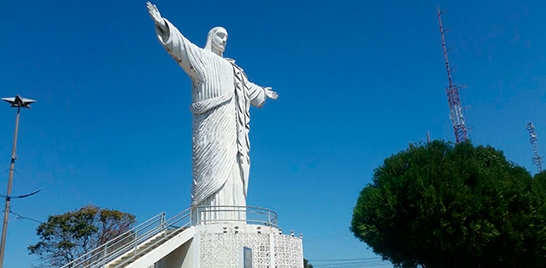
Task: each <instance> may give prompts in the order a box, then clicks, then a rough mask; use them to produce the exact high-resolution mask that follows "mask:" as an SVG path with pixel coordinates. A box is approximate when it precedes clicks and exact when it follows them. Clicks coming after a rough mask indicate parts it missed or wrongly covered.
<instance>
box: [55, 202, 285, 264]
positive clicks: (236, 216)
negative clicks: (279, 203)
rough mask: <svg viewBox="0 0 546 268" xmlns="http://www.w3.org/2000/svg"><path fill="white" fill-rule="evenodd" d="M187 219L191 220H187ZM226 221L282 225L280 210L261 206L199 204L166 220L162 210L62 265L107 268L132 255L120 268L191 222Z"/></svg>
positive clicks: (124, 260) (273, 225) (211, 222)
mask: <svg viewBox="0 0 546 268" xmlns="http://www.w3.org/2000/svg"><path fill="white" fill-rule="evenodd" d="M190 215H191V217H190ZM184 220H187V221H186V222H183V221H184ZM225 222H241V223H246V224H259V225H265V226H271V227H274V228H278V216H277V213H276V212H275V211H273V210H270V209H266V208H261V207H243V206H199V207H196V208H193V209H192V210H190V209H186V210H184V211H182V212H180V213H178V214H177V215H175V216H174V217H172V218H170V219H168V220H166V219H165V213H160V214H158V215H156V216H154V217H152V218H150V219H148V220H147V221H145V222H143V223H141V224H139V225H137V226H136V227H134V228H132V229H131V230H129V231H127V232H125V233H123V234H121V235H119V236H117V237H116V238H113V239H111V240H109V241H108V242H106V243H104V244H102V245H100V246H99V247H97V248H96V249H94V250H92V251H89V252H88V253H86V254H84V255H81V256H80V257H78V258H77V259H75V260H73V261H71V262H70V263H67V264H65V265H64V266H62V267H61V268H98V267H104V266H105V265H107V264H112V263H113V262H114V261H116V260H122V257H126V256H127V257H128V258H123V261H122V262H120V263H117V264H116V267H120V266H123V265H124V264H126V263H129V262H131V261H133V260H135V259H136V258H138V253H142V252H143V251H146V250H150V249H152V248H155V247H156V246H157V245H160V244H162V243H164V242H165V241H166V240H168V239H170V238H171V237H172V236H173V235H175V234H176V233H177V232H168V231H171V230H183V229H185V228H187V227H189V226H190V224H191V225H202V224H214V223H225ZM146 242H149V243H151V244H149V245H147V247H146V248H144V247H142V246H143V245H144V244H146ZM131 254H132V255H131Z"/></svg>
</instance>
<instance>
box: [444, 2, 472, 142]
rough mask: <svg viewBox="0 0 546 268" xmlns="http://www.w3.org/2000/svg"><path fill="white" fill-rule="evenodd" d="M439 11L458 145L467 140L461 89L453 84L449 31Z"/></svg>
mask: <svg viewBox="0 0 546 268" xmlns="http://www.w3.org/2000/svg"><path fill="white" fill-rule="evenodd" d="M437 11H438V25H439V26H440V35H441V36H442V48H443V50H444V60H445V62H446V70H447V79H448V81H449V85H448V86H447V87H446V93H447V101H448V103H449V118H450V119H451V123H452V124H453V131H454V132H455V141H456V142H457V143H460V142H463V141H465V140H466V139H467V136H466V126H465V124H464V115H463V107H462V105H461V98H460V96H459V88H458V87H457V85H455V84H453V78H452V77H451V71H452V69H451V68H450V67H449V60H448V57H447V48H446V42H445V37H444V34H445V33H446V32H447V30H444V28H443V27H442V13H443V12H442V11H440V7H437Z"/></svg>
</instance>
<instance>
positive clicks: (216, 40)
mask: <svg viewBox="0 0 546 268" xmlns="http://www.w3.org/2000/svg"><path fill="white" fill-rule="evenodd" d="M227 38H228V34H227V31H226V29H224V27H214V28H212V29H211V30H210V31H209V35H208V36H207V44H206V45H205V49H207V50H210V51H212V52H213V53H215V54H217V55H218V56H222V54H223V53H224V50H225V49H226V42H227Z"/></svg>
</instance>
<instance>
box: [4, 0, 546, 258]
mask: <svg viewBox="0 0 546 268" xmlns="http://www.w3.org/2000/svg"><path fill="white" fill-rule="evenodd" d="M153 3H154V4H156V5H157V7H158V8H159V10H160V11H161V14H162V15H163V16H164V17H166V18H168V19H169V20H170V21H171V22H173V23H174V24H175V25H176V26H177V27H178V28H179V29H180V31H181V32H182V33H183V34H184V35H185V36H186V37H187V38H188V39H190V40H191V41H193V42H194V43H196V44H197V45H200V46H203V45H204V44H205V40H206V34H207V32H208V30H209V29H210V28H212V27H214V26H218V25H221V26H224V27H225V28H226V29H227V30H228V33H229V36H230V37H229V40H228V43H227V48H226V52H225V56H226V57H230V58H234V59H236V60H237V63H238V64H239V65H240V66H241V67H243V68H244V69H245V71H246V72H247V75H248V76H249V78H250V79H251V80H252V81H253V82H255V83H257V84H259V85H262V86H271V87H273V89H274V90H276V91H277V92H278V93H279V96H280V97H279V99H278V100H277V101H268V102H267V103H266V105H265V106H264V107H263V108H262V109H260V110H258V109H254V110H252V111H251V118H252V121H251V134H250V137H251V147H252V150H251V161H252V167H251V175H250V185H249V196H248V204H249V205H253V206H261V207H268V208H271V209H273V210H275V211H277V213H278V214H279V223H280V225H281V227H282V228H283V230H285V231H286V232H289V231H290V230H295V232H296V234H300V233H303V235H304V253H305V256H306V257H307V258H308V259H310V260H311V261H312V263H313V260H317V262H315V263H314V264H316V267H317V268H320V267H321V265H319V264H323V265H322V266H323V267H324V266H325V265H324V263H321V262H319V261H318V260H324V259H352V258H374V257H376V256H375V255H374V254H373V252H372V251H371V250H370V249H367V246H366V245H365V244H363V243H361V242H359V241H358V240H356V239H355V238H354V237H353V236H352V235H351V234H350V233H349V225H350V220H351V214H352V209H353V206H354V205H355V203H356V199H357V197H358V194H359V191H360V190H361V189H362V187H364V186H365V185H366V184H367V183H369V182H370V178H371V177H372V174H373V170H374V168H376V167H378V166H379V165H380V164H381V163H382V161H383V159H385V158H386V157H388V156H390V155H392V154H393V153H396V152H398V151H400V150H402V149H404V148H406V147H407V145H408V144H409V143H412V142H420V141H425V139H426V132H427V131H428V132H430V134H431V137H432V138H433V139H446V140H452V141H453V140H454V135H453V130H452V126H451V122H450V119H449V116H448V114H449V108H448V104H447V97H446V95H445V86H446V85H447V77H446V72H445V68H444V59H443V54H442V48H441V42H440V35H439V30H438V22H437V17H436V6H437V5H440V6H441V7H442V8H443V9H447V10H448V13H447V14H445V15H444V16H443V22H444V26H445V27H447V28H451V31H450V32H449V33H448V34H447V36H446V38H447V44H448V46H450V47H452V48H453V49H452V50H451V52H450V53H451V54H450V62H451V63H452V65H453V66H456V67H457V70H456V71H455V72H454V78H455V82H456V83H457V84H459V85H467V86H468V87H467V88H465V89H462V90H461V95H462V99H463V105H465V106H469V109H467V110H466V122H467V127H469V128H470V131H469V134H470V137H471V139H472V140H473V141H474V142H475V143H477V144H489V145H492V146H494V147H496V148H498V149H501V150H503V151H504V152H505V155H506V156H507V157H508V159H510V160H512V161H514V162H516V163H518V164H520V165H522V166H524V167H525V168H527V169H528V170H530V171H531V172H532V173H534V172H536V168H535V166H534V165H533V164H532V162H531V157H532V150H531V145H530V143H529V136H528V134H527V131H526V129H525V124H526V123H528V122H534V123H535V125H536V132H537V133H538V136H539V143H541V145H542V146H541V147H540V148H539V149H540V150H541V152H542V153H543V154H546V143H545V142H542V140H541V137H546V121H545V120H544V117H543V115H544V114H545V112H546V108H545V107H546V106H545V104H546V94H545V92H546V35H545V34H544V33H546V23H545V20H546V15H545V13H544V10H546V2H543V1H516V0H514V1H508V0H499V1H485V0H478V1H468V0H464V1H456V2H454V1H429V0H425V1H401V0H399V1H376V0H372V1H333V0H332V1H330V0H326V1H309V0H305V1H285V0H279V1H246V0H245V1H237V2H230V1H216V0H211V1H206V2H203V1H168V0H158V1H154V2H153ZM0 9H1V10H3V11H4V12H2V16H0V33H1V34H2V36H3V38H1V39H0V51H1V53H0V70H1V71H2V73H1V75H0V85H1V86H0V93H1V96H0V97H10V96H14V95H15V94H20V95H21V96H23V97H27V98H32V99H36V100H37V101H38V102H37V103H36V104H35V105H34V107H33V109H32V110H25V111H23V114H22V117H21V124H20V135H19V143H18V151H17V154H18V156H19V158H18V161H17V165H16V170H17V173H16V174H15V177H14V187H13V193H14V194H24V193H28V192H31V191H33V190H35V189H39V188H41V189H43V190H42V191H41V192H40V193H39V194H38V195H36V196H33V197H30V198H27V199H23V200H14V201H13V202H12V211H13V212H15V213H18V214H20V215H23V216H26V217H30V218H32V219H36V220H39V221H46V220H47V216H48V215H52V214H60V213H64V212H66V211H69V210H74V209H77V208H79V207H81V206H83V205H87V204H95V205H98V206H101V207H108V208H114V209H119V210H122V211H126V212H130V213H133V214H135V215H136V216H137V219H138V220H141V221H143V220H145V219H147V218H149V217H151V216H153V215H156V214H158V213H159V212H162V211H165V212H166V213H167V215H174V214H176V213H177V212H179V211H182V210H184V209H185V208H187V207H188V206H189V204H190V182H191V115H190V112H189V105H190V97H191V95H190V80H189V78H188V77H187V75H186V74H185V73H184V72H183V71H182V69H181V68H179V67H178V66H177V65H176V63H175V62H174V61H173V60H172V59H171V58H170V56H169V55H168V54H167V53H166V51H165V50H164V49H163V48H162V47H161V45H160V44H159V43H158V41H157V39H156V37H155V33H154V27H153V22H152V20H151V19H150V18H149V16H148V14H147V10H146V1H121V0H113V1H101V0H95V1H87V0H81V1H59V0H51V1H37V0H32V1H29V0H20V1H3V2H1V3H0ZM14 118H15V110H13V109H10V108H9V106H8V105H7V104H5V106H3V108H2V107H0V122H2V124H0V135H2V137H4V138H3V139H0V156H3V159H4V161H0V168H1V169H0V170H1V171H2V172H3V173H1V174H0V175H1V176H3V178H0V191H5V190H2V189H5V188H6V184H7V179H8V172H7V170H8V167H9V157H10V154H11V146H12V138H13V126H14ZM0 159H2V158H1V157H0ZM2 206H3V205H2ZM37 226H38V224H37V223H36V222H33V221H30V220H25V219H17V218H16V217H14V215H11V220H10V223H9V232H8V240H7V248H6V258H5V262H4V263H5V267H30V263H32V262H33V261H34V260H35V259H36V257H34V256H29V255H28V253H27V250H26V247H27V246H28V245H30V244H33V243H36V242H37V236H36V235H35V229H36V227H37ZM376 264H377V265H383V266H382V267H386V266H385V263H380V262H377V261H376V262H369V263H368V262H366V263H358V264H356V265H355V264H353V266H350V265H349V264H347V265H346V266H338V267H379V266H374V265H376ZM326 267H327V266H326Z"/></svg>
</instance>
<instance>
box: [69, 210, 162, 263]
mask: <svg viewBox="0 0 546 268" xmlns="http://www.w3.org/2000/svg"><path fill="white" fill-rule="evenodd" d="M157 221H159V222H160V223H163V222H165V212H162V213H159V214H157V215H156V216H154V217H152V218H150V219H148V220H146V221H144V222H142V223H141V224H139V225H137V226H135V227H133V228H131V229H130V230H128V231H126V232H124V233H122V234H120V235H118V236H116V237H115V238H112V239H110V240H108V241H107V242H106V243H104V244H102V245H100V246H98V247H97V248H95V249H93V250H91V251H89V252H87V253H85V254H83V255H81V256H79V257H78V258H76V259H74V260H73V261H71V262H69V263H67V264H65V265H63V266H61V268H76V267H86V266H88V265H89V264H92V263H94V262H96V261H97V260H98V259H100V258H101V257H102V256H104V255H107V254H108V249H109V248H110V249H112V248H113V249H114V250H115V249H116V247H122V246H123V244H121V243H122V242H126V239H128V238H129V237H130V235H131V234H135V235H138V233H140V232H142V231H143V230H146V229H147V228H148V227H150V226H151V225H153V224H154V223H156V222H157ZM135 238H136V237H135Z"/></svg>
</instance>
